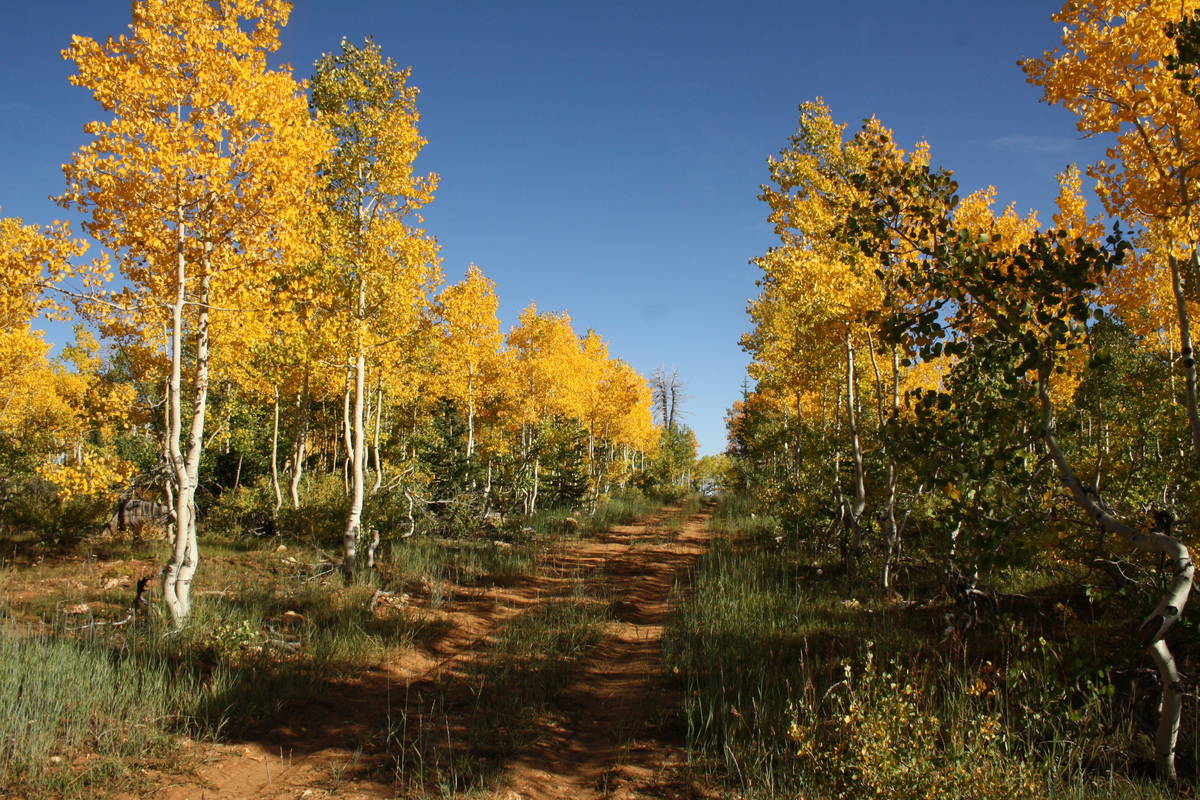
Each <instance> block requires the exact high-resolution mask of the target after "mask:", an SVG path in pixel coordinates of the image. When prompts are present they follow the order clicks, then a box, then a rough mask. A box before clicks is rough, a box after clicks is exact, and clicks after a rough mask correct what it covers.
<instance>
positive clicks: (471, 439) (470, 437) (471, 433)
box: [467, 369, 475, 459]
mask: <svg viewBox="0 0 1200 800" xmlns="http://www.w3.org/2000/svg"><path fill="white" fill-rule="evenodd" d="M473 371H474V370H473V369H472V372H473ZM473 455H475V376H474V375H473V374H468V375H467V458H468V459H470V458H471V456H473Z"/></svg>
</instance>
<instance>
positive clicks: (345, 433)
mask: <svg viewBox="0 0 1200 800" xmlns="http://www.w3.org/2000/svg"><path fill="white" fill-rule="evenodd" d="M355 369H357V366H356V367H355ZM351 374H352V372H350V371H347V373H346V388H345V390H344V391H343V392H342V443H343V444H344V445H345V447H346V460H345V461H343V462H342V484H343V486H344V487H345V490H346V494H347V495H349V494H350V465H351V464H352V463H353V462H354V434H353V432H352V431H351V429H350V428H351V423H350V393H351V391H352V390H351V387H350V384H351V377H350V376H351Z"/></svg>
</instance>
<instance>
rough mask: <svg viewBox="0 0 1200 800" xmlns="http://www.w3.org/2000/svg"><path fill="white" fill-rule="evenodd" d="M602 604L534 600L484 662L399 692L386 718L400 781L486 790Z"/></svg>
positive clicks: (571, 665)
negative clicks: (398, 702) (410, 693)
mask: <svg viewBox="0 0 1200 800" xmlns="http://www.w3.org/2000/svg"><path fill="white" fill-rule="evenodd" d="M609 620H610V617H609V615H608V610H607V604H605V603H603V602H600V601H598V600H596V599H594V598H590V597H587V596H586V594H585V592H584V590H583V588H582V584H577V586H576V589H575V591H574V592H573V593H572V595H571V596H568V597H562V598H557V599H554V600H551V601H548V602H546V603H542V604H540V605H537V606H535V607H534V608H533V609H531V610H530V611H528V612H525V613H523V614H520V615H518V616H517V617H515V618H514V619H512V620H510V621H509V622H508V623H507V624H505V625H504V626H503V627H502V628H501V629H500V631H499V632H498V633H497V635H496V638H495V640H494V641H493V642H492V643H491V645H490V647H489V648H488V649H487V650H486V652H485V653H484V654H483V657H482V658H479V659H478V660H475V661H472V662H470V663H469V664H468V665H467V666H466V668H465V671H464V672H463V673H462V674H450V675H447V676H445V677H443V678H442V679H441V680H439V681H438V683H437V684H436V685H435V686H432V687H425V688H423V689H421V690H419V691H420V692H421V694H420V696H419V697H418V698H416V699H417V702H416V703H413V702H411V701H412V700H413V698H412V697H408V698H406V702H405V703H404V704H403V705H402V706H401V708H402V709H403V710H401V711H400V712H398V713H397V714H396V715H395V717H394V719H393V720H392V721H391V723H390V726H389V728H390V730H389V733H388V737H387V738H388V743H389V750H390V751H391V752H392V754H393V759H394V765H395V766H394V774H395V779H396V781H397V783H398V784H400V785H401V786H404V787H406V791H407V792H409V793H410V794H413V795H417V796H422V797H427V796H435V797H458V796H463V795H467V796H472V795H474V794H475V793H477V792H479V791H483V790H485V789H486V788H487V787H489V786H491V785H492V784H493V783H494V781H495V779H496V778H497V777H498V775H499V774H500V768H501V767H502V765H503V763H504V761H505V760H506V759H507V758H508V757H510V756H511V755H513V754H514V753H516V752H518V751H519V750H521V749H522V748H523V747H525V746H527V745H529V744H530V743H531V742H532V741H533V739H534V738H535V737H536V735H537V734H538V732H539V731H540V730H541V727H540V726H541V724H542V723H543V721H545V720H546V719H548V718H549V717H552V716H553V714H554V703H555V698H556V697H557V696H558V695H559V694H560V693H561V692H562V690H563V689H564V688H566V686H567V685H569V683H570V682H571V680H572V679H573V677H574V676H575V674H576V671H577V669H578V667H579V664H580V662H581V661H582V659H583V658H585V657H586V655H587V654H588V652H589V651H590V650H591V649H592V647H593V646H594V645H595V644H596V643H597V642H598V641H599V640H600V637H601V635H602V633H603V629H604V626H605V625H606V624H607V623H608V622H609Z"/></svg>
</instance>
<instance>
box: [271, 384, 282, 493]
mask: <svg viewBox="0 0 1200 800" xmlns="http://www.w3.org/2000/svg"><path fill="white" fill-rule="evenodd" d="M274 411H275V415H274V422H273V424H272V426H271V488H272V489H274V490H275V510H276V511H278V510H279V508H280V506H282V505H283V491H282V490H281V489H280V488H279V386H278V384H276V386H275V405H274Z"/></svg>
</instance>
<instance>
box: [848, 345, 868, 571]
mask: <svg viewBox="0 0 1200 800" xmlns="http://www.w3.org/2000/svg"><path fill="white" fill-rule="evenodd" d="M856 381H857V373H856V371H855V368H854V343H853V342H852V341H851V338H850V328H849V327H847V328H846V422H847V423H848V424H849V427H850V455H851V458H852V459H853V462H854V499H853V500H852V501H851V503H850V508H849V511H850V541H849V543H848V545H849V546H848V547H847V548H846V567H847V569H848V570H850V571H851V572H853V570H854V567H855V565H856V563H857V560H858V549H859V547H860V546H861V544H862V515H863V511H865V510H866V507H867V483H866V475H865V468H864V466H863V453H862V443H861V442H860V441H859V436H858V410H857V399H856V396H855V382H856Z"/></svg>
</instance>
